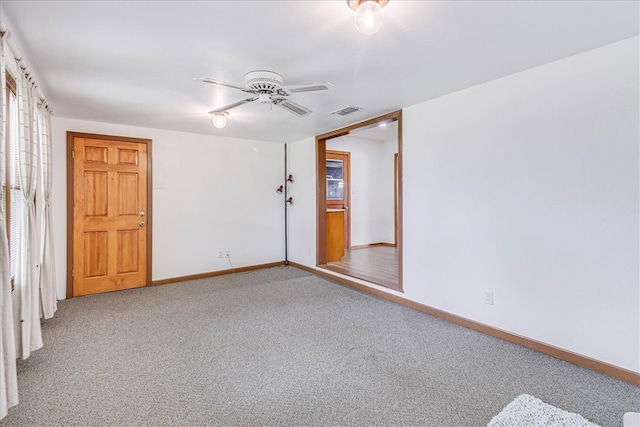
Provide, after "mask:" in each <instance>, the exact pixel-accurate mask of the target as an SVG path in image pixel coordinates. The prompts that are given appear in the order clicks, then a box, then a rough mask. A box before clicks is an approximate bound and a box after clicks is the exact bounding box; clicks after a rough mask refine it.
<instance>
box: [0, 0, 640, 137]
mask: <svg viewBox="0 0 640 427" xmlns="http://www.w3.org/2000/svg"><path fill="white" fill-rule="evenodd" d="M0 7H1V9H0V13H1V14H0V19H1V20H2V22H3V23H4V24H5V25H6V26H7V28H8V29H9V31H10V32H11V34H12V35H13V36H14V41H15V42H16V44H17V45H18V47H19V48H20V49H21V50H22V53H23V56H24V57H25V59H26V61H27V64H28V65H30V66H31V68H33V69H34V70H35V75H36V78H37V81H38V83H39V86H40V88H41V89H42V91H43V92H44V94H45V96H46V97H47V99H48V101H49V103H50V104H51V105H52V106H53V108H54V110H55V115H57V116H59V117H71V118H77V119H84V120H94V121H101V122H110V123H120V124H127V125H134V126H143V127H151V128H158V129H171V130H178V131H185V132H195V133H203V134H212V135H214V134H215V135H224V136H230V137H238V138H249V139H257V140H264V141H279V142H291V141H296V140H299V139H302V138H305V137H309V136H313V135H317V134H321V133H325V132H328V131H330V130H333V129H336V128H340V127H343V126H346V125H348V124H352V123H355V122H358V121H361V120H365V119H368V118H371V117H374V116H377V115H381V114H384V113H388V112H390V111H394V110H398V109H401V108H404V107H407V106H410V105H413V104H416V103H419V102H423V101H426V100H428V99H432V98H435V97H438V96H441V95H444V94H447V93H450V92H454V91H458V90H461V89H464V88H467V87H469V86H473V85H476V84H479V83H482V82H486V81H489V80H493V79H496V78H499V77H503V76H505V75H509V74H512V73H515V72H518V71H522V70H525V69H528V68H532V67H535V66H538V65H541V64H545V63H548V62H552V61H555V60H558V59H561V58H564V57H567V56H570V55H574V54H577V53H580V52H584V51H587V50H590V49H593V48H597V47H600V46H604V45H606V44H609V43H612V42H615V41H618V40H622V39H625V38H629V37H632V36H635V35H638V33H639V28H638V27H639V24H638V21H639V13H638V12H639V7H638V2H636V1H475V0H474V1H400V0H391V1H390V2H389V4H388V5H387V6H386V7H385V8H384V13H385V23H384V26H383V27H382V29H381V30H380V31H379V32H378V33H376V34H374V35H372V36H364V35H361V34H359V33H358V32H357V31H356V29H355V27H354V26H353V12H352V11H351V10H350V9H349V8H348V7H347V4H346V2H345V1H343V0H331V1H305V0H298V1H238V0H236V1H180V2H179V1H46V2H45V1H25V0H20V1H11V0H3V1H2V2H1V5H0ZM255 69H267V70H273V71H276V72H279V73H280V74H282V76H283V77H284V79H285V84H302V83H311V82H317V81H329V82H331V83H333V84H334V87H333V88H331V90H329V91H326V92H312V93H297V94H294V95H292V96H291V98H290V99H292V100H293V101H295V102H298V103H300V104H302V105H304V106H306V107H308V108H310V109H311V110H313V114H311V115H309V116H307V117H304V118H301V117H296V116H294V115H292V114H291V113H288V112H287V111H285V110H282V109H280V108H276V107H273V108H272V107H271V106H270V105H265V104H259V103H257V102H254V103H251V104H247V105H243V106H240V107H238V108H235V109H232V110H231V111H230V113H231V115H230V116H229V118H228V125H227V127H226V128H225V129H221V130H218V129H215V128H214V127H213V126H212V125H211V116H209V115H208V114H207V112H208V111H209V110H211V109H214V108H217V107H220V106H222V105H225V104H228V103H231V102H235V101H238V100H241V99H244V98H246V94H245V93H243V92H241V91H238V90H234V89H230V88H225V87H217V86H213V85H208V84H205V83H202V82H198V81H194V80H193V79H194V78H195V77H210V78H214V79H219V80H224V81H228V82H232V83H236V84H239V85H243V82H244V81H243V77H244V74H245V73H246V72H247V71H250V70H255ZM348 105H354V106H358V107H362V110H361V111H359V112H357V113H354V114H352V115H349V116H345V117H339V116H336V115H331V114H330V112H332V111H334V110H337V109H340V108H343V107H346V106H348Z"/></svg>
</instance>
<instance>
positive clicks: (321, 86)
mask: <svg viewBox="0 0 640 427" xmlns="http://www.w3.org/2000/svg"><path fill="white" fill-rule="evenodd" d="M330 86H333V85H332V84H331V83H329V82H318V83H308V84H304V85H290V86H282V89H284V90H286V91H288V92H291V93H298V92H314V91H317V90H329V87H330Z"/></svg>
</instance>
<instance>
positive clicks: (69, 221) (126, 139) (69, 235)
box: [67, 131, 153, 299]
mask: <svg viewBox="0 0 640 427" xmlns="http://www.w3.org/2000/svg"><path fill="white" fill-rule="evenodd" d="M75 138H90V139H100V140H108V141H118V142H134V143H137V144H146V145H147V208H146V210H145V212H146V218H147V219H146V226H147V271H146V284H145V286H151V283H152V280H151V274H152V271H153V269H152V265H151V260H152V259H153V257H152V248H153V246H152V245H151V243H152V240H153V238H152V237H153V229H152V227H153V221H152V217H153V212H152V209H151V208H152V207H153V180H152V175H153V174H152V171H151V165H152V161H151V156H152V155H151V146H152V140H150V139H143V138H131V137H126V136H112V135H101V134H94V133H84V132H73V131H67V299H70V298H73V275H72V270H73V249H74V248H73V240H74V239H73V227H74V222H73V196H74V179H73V175H74V174H73V160H74V159H73V141H74V139H75Z"/></svg>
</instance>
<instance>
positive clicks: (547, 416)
mask: <svg viewBox="0 0 640 427" xmlns="http://www.w3.org/2000/svg"><path fill="white" fill-rule="evenodd" d="M541 426H554V427H599V426H598V425H597V424H594V423H592V422H590V421H589V420H587V419H586V418H583V417H582V416H580V415H578V414H574V413H572V412H567V411H563V410H562V409H559V408H556V407H555V406H553V405H549V404H548V403H544V402H543V401H542V400H540V399H538V398H537V397H533V396H530V395H528V394H521V395H520V396H518V397H516V398H515V399H514V400H513V402H511V403H509V404H508V405H507V406H505V408H504V409H503V410H502V412H500V413H499V414H498V415H496V416H495V417H493V418H492V419H491V421H489V424H487V427H541Z"/></svg>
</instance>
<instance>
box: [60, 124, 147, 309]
mask: <svg viewBox="0 0 640 427" xmlns="http://www.w3.org/2000/svg"><path fill="white" fill-rule="evenodd" d="M105 138H106V139H102V138H90V137H86V138H85V137H80V136H75V137H73V267H72V268H73V270H72V271H73V274H72V276H73V295H74V296H80V295H88V294H93V293H98V292H108V291H115V290H120V289H129V288H136V287H141V286H146V284H147V237H148V236H147V224H146V221H147V219H148V212H147V211H148V209H147V208H148V197H147V154H148V153H147V144H146V143H143V142H127V141H122V140H120V139H113V140H110V139H108V137H105Z"/></svg>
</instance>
